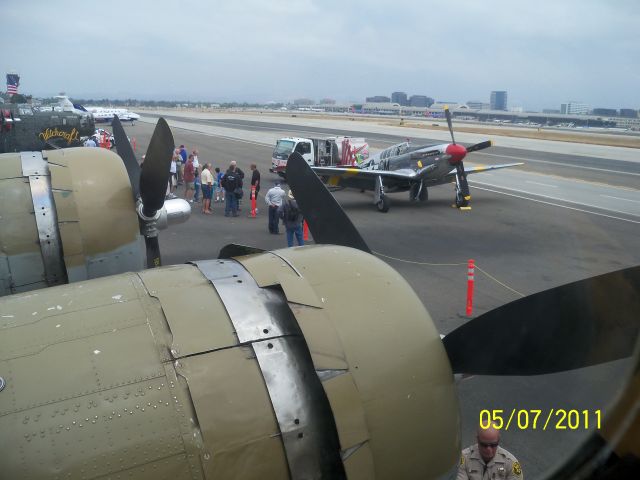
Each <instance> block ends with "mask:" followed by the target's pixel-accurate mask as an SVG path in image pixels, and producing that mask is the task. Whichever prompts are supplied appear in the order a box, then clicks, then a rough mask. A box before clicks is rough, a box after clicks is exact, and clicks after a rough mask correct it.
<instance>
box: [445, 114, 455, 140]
mask: <svg viewBox="0 0 640 480" xmlns="http://www.w3.org/2000/svg"><path fill="white" fill-rule="evenodd" d="M444 116H445V117H447V125H448V126H449V133H450V134H451V143H453V144H454V145H455V144H456V139H455V138H453V124H452V123H451V112H450V111H449V107H446V106H445V107H444Z"/></svg>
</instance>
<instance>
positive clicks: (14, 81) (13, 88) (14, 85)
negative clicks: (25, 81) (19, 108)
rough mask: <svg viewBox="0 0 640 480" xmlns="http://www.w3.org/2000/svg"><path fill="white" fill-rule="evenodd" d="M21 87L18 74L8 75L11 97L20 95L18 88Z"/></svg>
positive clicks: (8, 91) (8, 88) (8, 90)
mask: <svg viewBox="0 0 640 480" xmlns="http://www.w3.org/2000/svg"><path fill="white" fill-rule="evenodd" d="M19 85H20V75H18V74H17V73H7V93H8V94H9V95H15V94H16V93H18V86H19Z"/></svg>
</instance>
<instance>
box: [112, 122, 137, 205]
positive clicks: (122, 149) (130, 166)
mask: <svg viewBox="0 0 640 480" xmlns="http://www.w3.org/2000/svg"><path fill="white" fill-rule="evenodd" d="M111 126H112V127H113V137H114V138H115V141H116V150H117V151H118V155H120V158H122V161H123V162H124V166H125V168H126V169H127V174H128V175H129V182H130V183H131V189H132V190H133V200H134V201H135V200H137V199H138V196H139V195H140V165H139V164H138V160H137V159H136V155H135V153H133V148H131V144H130V143H129V139H128V138H127V134H126V133H125V131H124V128H122V124H121V123H120V119H119V118H118V116H117V115H114V116H113V121H112V122H111Z"/></svg>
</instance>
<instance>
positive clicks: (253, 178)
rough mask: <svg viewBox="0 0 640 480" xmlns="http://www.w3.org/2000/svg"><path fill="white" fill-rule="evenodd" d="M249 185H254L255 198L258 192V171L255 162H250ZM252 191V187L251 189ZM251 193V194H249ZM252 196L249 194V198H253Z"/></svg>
mask: <svg viewBox="0 0 640 480" xmlns="http://www.w3.org/2000/svg"><path fill="white" fill-rule="evenodd" d="M249 168H251V186H252V187H255V198H256V199H257V198H258V192H259V191H260V172H259V171H258V167H257V166H256V164H255V163H252V164H251V167H249ZM251 190H252V192H253V191H254V189H253V188H252V189H251ZM250 195H251V194H250ZM253 198H254V197H251V196H249V200H253Z"/></svg>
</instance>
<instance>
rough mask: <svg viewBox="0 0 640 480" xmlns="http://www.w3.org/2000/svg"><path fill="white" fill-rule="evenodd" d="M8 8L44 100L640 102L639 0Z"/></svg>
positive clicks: (8, 59)
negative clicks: (493, 95) (409, 97)
mask: <svg viewBox="0 0 640 480" xmlns="http://www.w3.org/2000/svg"><path fill="white" fill-rule="evenodd" d="M3 16H4V17H5V19H4V20H3V24H4V25H5V26H6V27H7V28H5V32H4V35H5V36H8V37H9V38H12V39H13V41H12V46H11V47H10V48H5V50H4V53H3V61H2V63H3V66H4V67H5V69H6V70H9V69H15V70H16V71H18V72H19V73H20V74H21V75H22V90H23V91H25V92H32V93H35V94H39V95H45V94H53V93H56V92H57V91H59V90H66V91H67V93H70V94H72V95H76V96H91V95H95V96H104V97H107V96H112V97H113V96H119V97H138V98H142V97H146V98H149V97H150V96H154V97H156V98H159V97H161V98H175V99H177V98H182V99H192V100H196V99H206V100H214V101H215V100H222V101H224V100H231V99H234V100H239V101H242V100H265V101H266V100H274V99H276V100H284V99H291V98H295V97H297V96H305V97H310V98H314V99H319V98H321V97H327V96H329V97H334V98H337V99H338V100H347V99H352V100H357V99H360V100H363V99H364V97H365V96H370V95H376V94H384V95H389V94H390V93H391V92H392V91H395V90H404V91H406V92H407V93H409V94H425V95H430V96H433V97H435V98H439V99H445V100H458V101H466V100H470V99H480V100H488V97H489V93H490V91H491V90H495V89H506V90H507V91H509V92H511V93H510V98H520V99H522V101H523V103H525V106H531V107H535V108H540V107H541V106H549V105H551V106H557V105H556V104H559V102H560V101H565V100H568V99H573V100H580V101H584V102H586V103H591V104H593V105H594V106H612V107H629V106H630V107H636V108H637V107H638V106H640V99H639V96H638V93H636V91H637V88H636V85H637V80H638V75H639V74H638V69H639V67H638V66H637V62H634V61H633V59H635V58H639V53H640V52H639V49H640V42H638V35H637V33H636V25H637V24H638V21H639V20H640V13H639V7H638V6H636V2H633V1H622V2H616V3H605V2H599V1H595V0H585V1H577V0H567V1H563V2H556V1H552V0H539V1H537V2H526V3H524V2H513V1H506V0H494V1H486V2H477V1H475V0H458V1H452V2H444V1H424V2H415V1H413V0H412V1H408V0H396V1H394V2H390V1H377V0H370V1H366V2H365V1H361V0H354V1H349V2H344V1H341V2H338V1H335V0H326V1H320V0H318V1H314V0H300V1H296V2H289V1H284V0H273V1H270V2H264V1H257V0H237V1H235V2H227V1H220V0H218V1H213V2H211V3H206V4H205V3H202V2H198V1H193V0H183V1H180V2H172V3H171V4H164V3H160V2H152V1H149V0H142V1H135V2H130V1H129V2H124V1H122V0H115V1H112V2H109V4H108V5H93V4H92V5H91V6H90V8H88V7H87V4H85V3H83V2H79V1H68V0H60V1H58V2H56V3H55V4H53V3H43V2H39V1H36V0H23V1H22V2H14V3H11V4H8V5H5V6H4V7H3ZM609 86H610V88H609ZM567 96H570V98H567Z"/></svg>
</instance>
